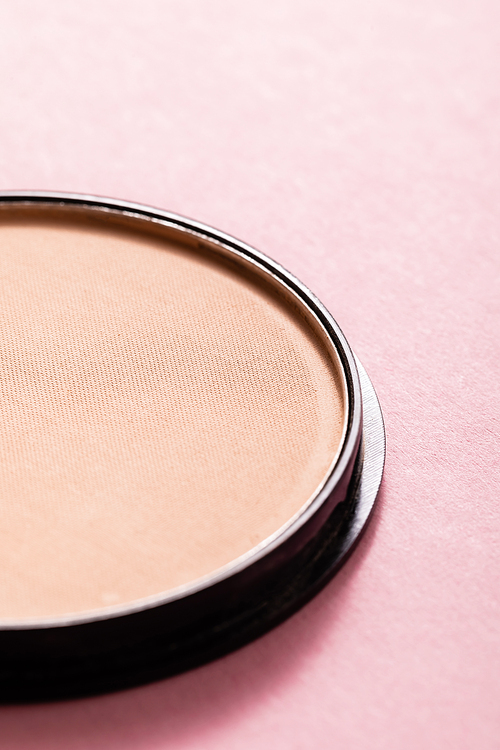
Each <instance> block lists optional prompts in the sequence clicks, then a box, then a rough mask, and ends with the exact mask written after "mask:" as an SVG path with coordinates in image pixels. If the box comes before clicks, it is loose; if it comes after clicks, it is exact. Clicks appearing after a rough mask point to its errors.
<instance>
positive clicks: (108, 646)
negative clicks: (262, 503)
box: [0, 193, 385, 702]
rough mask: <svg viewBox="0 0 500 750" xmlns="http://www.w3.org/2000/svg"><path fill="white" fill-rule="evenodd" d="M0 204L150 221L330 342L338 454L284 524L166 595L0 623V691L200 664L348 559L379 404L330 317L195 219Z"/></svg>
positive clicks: (95, 205)
mask: <svg viewBox="0 0 500 750" xmlns="http://www.w3.org/2000/svg"><path fill="white" fill-rule="evenodd" d="M2 205H3V206H7V205H10V206H13V205H16V206H18V207H19V208H22V206H25V207H33V206H38V207H39V208H40V209H41V210H43V207H44V206H45V207H47V208H48V209H49V210H50V209H56V208H60V209H61V210H64V208H65V207H68V208H71V207H73V208H78V209H82V210H83V211H99V212H102V213H105V212H111V213H122V214H123V215H124V216H130V217H136V218H137V219H138V220H139V221H153V222H158V223H159V224H162V225H164V226H166V227H169V228H170V229H172V231H174V232H178V233H179V235H182V234H184V235H185V234H186V233H187V234H189V235H191V236H193V237H196V238H197V239H199V241H200V242H202V243H203V246H204V247H206V248H207V249H210V250H211V251H213V252H217V251H219V252H223V253H224V254H226V255H229V256H230V257H233V258H234V259H235V261H236V262H240V263H241V262H244V263H248V264H251V265H253V266H254V267H255V268H257V269H259V272H261V273H263V274H268V275H269V276H272V277H273V280H274V282H275V283H278V284H280V285H282V286H283V288H284V289H286V290H287V292H288V293H291V294H292V295H295V296H296V298H297V300H299V302H300V304H302V305H304V306H305V307H306V308H307V309H308V311H309V313H310V314H312V315H313V316H314V317H315V319H316V320H317V321H318V323H319V325H320V326H321V327H322V328H323V329H324V331H325V332H326V335H327V336H328V337H329V339H330V340H331V342H332V345H333V347H334V348H335V351H336V352H337V354H338V356H339V358H340V360H341V363H342V367H343V371H344V373H345V378H346V384H347V390H348V409H349V412H348V425H347V430H346V435H345V439H344V442H343V446H342V451H341V453H340V456H339V457H338V458H337V461H336V464H335V466H334V467H333V470H332V471H331V473H330V476H329V477H328V478H327V480H326V482H325V484H324V486H323V488H322V490H321V491H320V492H319V494H318V496H317V497H315V498H314V499H313V501H312V502H311V504H310V505H309V506H308V507H307V508H306V509H305V511H304V512H303V513H301V514H300V517H299V518H297V519H296V520H295V522H293V523H291V524H290V525H289V526H288V528H286V529H285V530H284V531H283V532H281V533H279V534H277V535H275V538H274V539H271V540H270V541H268V542H266V543H265V544H262V545H260V548H259V549H257V550H255V551H252V552H251V553H249V554H248V555H246V556H244V558H245V559H242V560H240V561H239V562H237V564H235V565H232V566H227V570H224V571H222V572H216V573H215V574H213V575H209V576H206V577H204V579H203V580H200V581H199V582H195V583H194V584H193V585H186V586H184V587H180V589H179V590H176V591H175V592H174V593H172V594H170V595H168V594H167V595H165V596H161V595H160V596H158V597H149V598H148V599H147V600H143V601H140V602H135V603H131V604H130V605H120V606H119V607H114V608H113V607H108V608H103V610H102V611H101V612H99V611H95V612H92V613H87V614H86V613H83V614H77V615H70V616H68V617H59V618H38V619H34V620H30V621H29V622H28V621H24V622H18V623H15V622H4V623H3V624H2V623H1V622H0V697H1V699H2V700H4V701H9V702H10V701H23V700H43V699H52V698H63V697H70V696H76V695H85V694H89V693H93V692H102V691H107V690H113V689H118V688H122V687H127V686H131V685H134V684H139V683H142V682H146V681H149V680H152V679H158V678H160V677H163V676H167V675H170V674H175V673H177V672H179V671H182V670H185V669H188V668H191V667H193V666H196V665H198V664H201V663H204V662H207V661H209V660H211V659H213V658H215V657H217V656H219V655H221V654H223V653H227V652H228V651H231V650H233V649H235V648H237V647H238V646H240V645H242V644H244V643H246V642H248V641H250V640H252V639H253V638H255V637H257V636H258V635H260V634H261V633H263V632H265V631H266V630H269V629H270V628H271V627H273V626H274V625H276V624H277V623H278V622H281V621H282V620H283V619H285V618H286V617H288V616H289V615H290V614H291V613H292V612H294V611H295V610H296V609H298V608H299V607H300V606H302V604H304V603H305V602H306V601H307V600H308V599H310V598H311V596H313V595H314V593H316V591H317V590H318V589H319V588H321V587H322V586H323V585H324V584H325V583H326V582H327V581H328V580H329V579H330V577H331V576H332V575H333V574H334V573H335V571H336V570H337V569H338V567H339V565H340V564H341V563H342V562H343V561H344V560H345V559H346V557H347V555H348V554H349V552H350V551H351V550H352V548H353V546H354V544H355V542H356V541H357V539H358V538H359V534H360V533H361V531H362V530H363V528H364V526H365V524H366V521H367V519H368V517H369V514H370V512H371V509H372V507H373V504H374V502H375V498H376V495H377V491H378V486H379V484H380V481H381V477H382V471H383V461H384V453H385V436H384V428H383V422H382V416H381V412H380V407H379V405H378V401H377V399H376V396H375V393H374V391H373V387H372V386H371V383H370V381H369V379H368V377H367V375H366V373H365V372H364V370H363V368H362V367H361V366H360V365H359V363H357V362H356V360H355V357H354V356H353V354H352V352H351V351H350V348H349V346H348V344H347V342H346V340H345V338H344V336H343V334H342V333H341V331H340V329H339V328H338V326H337V324H336V323H335V321H334V320H333V319H332V318H331V316H330V315H329V313H328V312H327V311H326V310H325V309H324V307H323V306H322V305H321V304H320V303H319V302H318V300H316V298H315V297H314V296H313V295H312V294H311V293H310V292H309V291H308V290H307V289H306V288H305V287H304V286H303V285H302V284H301V283H300V282H298V281H297V280H296V279H295V278H294V277H293V276H292V275H291V274H289V273H288V272H287V271H285V270H284V269H282V268H281V267H280V266H279V265H278V264H276V263H274V262H273V261H271V260H269V259H268V258H266V257H265V256H263V255H262V254H261V253H259V252H257V251H255V250H253V249H252V248H250V247H249V246H247V245H245V244H244V243H241V242H239V241H238V240H235V239H234V238H232V237H229V236H228V235H226V234H224V233H221V232H218V231H217V230H214V229H212V228H210V227H206V226H205V225H203V224H199V223H198V222H195V221H191V220H189V219H185V218H183V217H179V216H176V215H175V214H171V213H168V212H164V211H159V210H157V209H152V208H149V207H145V206H140V205H137V204H133V203H126V202H123V201H114V200H109V199H101V198H94V197H90V196H78V195H66V194H60V193H3V194H0V206H2Z"/></svg>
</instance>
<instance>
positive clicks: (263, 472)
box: [0, 193, 385, 703]
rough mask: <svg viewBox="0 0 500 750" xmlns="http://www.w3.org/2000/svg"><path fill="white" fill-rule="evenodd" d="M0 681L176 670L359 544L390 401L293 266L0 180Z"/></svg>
mask: <svg viewBox="0 0 500 750" xmlns="http://www.w3.org/2000/svg"><path fill="white" fill-rule="evenodd" d="M0 253H1V255H0V258H1V263H0V269H1V270H0V284H1V286H2V292H1V295H0V314H1V320H2V323H1V326H0V356H1V357H2V367H1V368H0V492H1V503H0V537H1V539H0V700H2V701H3V702H11V703H12V702H24V701H40V700H51V699H62V698H70V697H76V696H83V695H89V694H93V693H99V692H106V691H111V690H116V689H121V688H125V687H130V686H133V685H138V684H142V683H145V682H148V681H151V680H156V679H160V678H162V677H166V676H169V675H173V674H176V673H179V672H181V671H183V670H186V669H190V668H192V667H195V666H197V665H200V664H203V663H206V662H208V661H210V660H212V659H214V658H216V657H219V656H221V655H223V654H226V653H228V652H230V651H232V650H234V649H236V648H238V647H239V646H241V645H243V644H245V643H248V642H249V641H251V640H252V639H254V638H256V637H257V636H259V635H261V634H262V633H264V632H266V631H268V630H269V629H270V628H272V627H274V626H275V625H277V624H278V623H280V622H281V621H283V620H284V619H285V618H286V617H288V616H289V615H291V614H292V613H293V612H295V611H296V610H297V609H298V608H299V607H301V606H302V605H303V604H304V603H305V602H307V601H308V600H309V599H310V598H311V597H312V596H313V595H314V594H315V593H316V592H317V591H319V589H321V588H322V587H323V586H324V585H325V584H326V583H327V581H328V580H329V579H330V578H331V577H332V576H333V575H334V573H335V572H336V571H337V570H338V568H339V566H340V565H341V564H342V563H343V562H344V561H345V560H346V558H347V557H348V555H349V553H350V552H351V551H352V549H353V548H354V546H355V544H356V542H357V540H358V539H359V536H360V534H361V532H362V530H363V528H364V527H365V525H366V523H367V521H368V519H369V516H370V513H371V511H372V508H373V505H374V503H375V499H376V496H377V492H378V488H379V485H380V482H381V478H382V472H383V464H384V455H385V433H384V426H383V420H382V415H381V411H380V407H379V404H378V401H377V397H376V395H375V392H374V390H373V387H372V385H371V383H370V380H369V378H368V376H367V374H366V373H365V371H364V369H363V367H362V366H361V365H360V363H359V361H358V360H357V359H356V358H355V356H354V355H353V353H352V352H351V350H350V348H349V345H348V344H347V342H346V340H345V338H344V336H343V334H342V332H341V331H340V329H339V327H338V326H337V324H336V323H335V321H334V320H333V319H332V317H331V316H330V315H329V313H328V312H327V311H326V310H325V308H324V307H323V306H322V305H321V304H320V303H319V302H318V300H317V299H316V298H315V297H314V296H313V295H312V294H311V293H310V292H309V291H308V290H307V289H306V288H305V287H304V286H303V285H302V284H301V283H300V282H298V281H297V280H296V279H295V278H294V277H293V276H292V275H290V274H289V273H288V272H286V271H285V270H284V269H283V268H281V267H280V266H279V265H278V264H276V263H274V262H273V261H271V260H269V258H267V257H265V256H264V255H262V254H261V253H259V252H257V251H256V250H254V249H252V248H251V247H249V246H247V245H245V244H244V243H242V242H240V241H238V240H236V239H234V238H233V237H230V236H228V235H226V234H224V233H222V232H219V231H217V230H214V229H212V228H210V227H207V226H205V225H203V224H199V223H198V222H195V221H191V220H189V219H185V218H182V217H180V216H177V215H175V214H171V213H167V212H164V211H160V210H157V209H153V208H149V207H145V206H141V205H137V204H132V203H125V202H121V201H115V200H108V199H102V198H95V197H89V196H80V195H73V194H71V195H70V194H55V193H2V194H0Z"/></svg>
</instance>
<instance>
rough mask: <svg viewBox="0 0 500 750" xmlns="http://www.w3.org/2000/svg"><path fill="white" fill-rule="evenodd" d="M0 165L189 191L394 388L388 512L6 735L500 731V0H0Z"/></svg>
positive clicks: (10, 711) (475, 741)
mask: <svg viewBox="0 0 500 750" xmlns="http://www.w3.org/2000/svg"><path fill="white" fill-rule="evenodd" d="M0 39H1V46H0V63H1V68H0V69H1V70H2V86H1V90H0V101H1V105H2V106H1V109H2V117H1V121H0V164H1V170H0V188H4V189H9V188H11V189H12V188H38V189H55V190H73V191H80V192H91V193H99V194H107V195H112V196H115V197H123V198H125V199H130V200H137V201H141V202H145V203H151V204H155V205H158V206H161V207H165V208H169V209H172V210H176V211H178V212H180V213H184V214H187V215H191V216H194V217H196V218H199V219H200V220H202V221H206V222H207V223H210V224H213V225H215V226H218V227H220V228H222V229H225V230H227V231H229V232H232V233H234V234H236V235H238V236H240V237H242V238H243V239H245V240H246V241H248V242H250V243H252V244H254V245H256V246H257V247H259V248H260V249H262V250H263V251H264V252H267V253H268V254H269V255H271V256H272V257H274V258H276V259H277V260H279V261H281V262H282V263H283V264H284V265H285V266H286V267H288V268H289V269H290V270H291V271H293V272H294V273H295V274H296V275H297V276H299V278H301V279H302V280H303V281H305V282H306V283H307V284H308V285H309V286H310V287H311V288H312V289H313V290H314V291H315V293H316V294H317V295H318V296H319V297H320V298H321V299H322V300H323V301H324V302H325V303H326V305H327V306H328V307H329V308H330V310H331V311H332V313H333V314H334V316H335V317H336V318H337V320H338V321H339V323H340V325H341V326H342V327H343V329H344V331H345V333H346V334H347V336H348V338H349V340H350V341H351V343H352V345H353V347H354V349H355V351H356V353H357V354H358V356H359V357H360V358H361V360H362V361H363V363H364V364H365V366H366V368H367V370H368V372H369V373H370V375H371V377H372V379H373V382H374V384H375V386H376V388H377V390H378V393H379V396H380V399H381V402H382V404H383V407H384V413H385V417H386V424H387V433H388V441H389V442H388V461H387V469H386V475H385V481H384V486H383V491H382V493H381V496H380V503H379V506H378V510H377V513H376V516H375V518H374V520H373V523H372V525H371V526H370V528H369V530H368V533H367V534H366V536H365V538H364V540H363V542H362V544H361V546H360V547H359V548H358V551H357V553H356V555H355V556H354V557H353V558H352V559H351V560H350V562H349V563H348V564H347V565H346V567H345V568H344V569H343V570H342V572H341V573H340V574H339V575H338V577H337V578H336V579H335V580H334V581H333V582H332V583H331V584H330V585H329V586H328V587H327V588H326V589H325V590H324V591H323V592H322V593H321V594H320V595H319V596H318V597H317V598H316V599H315V600H314V601H313V602H312V603H311V604H310V605H308V606H307V607H306V608H305V609H303V610H302V611H301V612H300V613H298V614H297V615H296V616H295V617H293V618H292V619H291V620H289V621H288V622H287V623H285V624H284V625H283V626H281V627H280V628H278V629H277V630H275V631H274V632H272V633H270V634H268V635H267V636H265V637H264V638H262V639H260V640H259V641H258V642H256V643H254V644H252V645H250V646H248V647H246V648H245V649H243V650H241V651H240V652H238V653H235V654H232V655H231V656H229V657H227V658H225V659H223V660H221V661H219V662H217V663H215V664H212V665H209V666H206V667H203V668H201V669H199V670H196V671H194V672H192V673H189V674H186V675H182V676H180V677H177V678H175V679H171V680H168V681H164V682H162V683H158V684H155V685H151V686H148V687H144V688H139V689H136V690H131V691H129V692H126V693H122V694H116V695H110V696H105V697H101V698H92V699H88V700H82V701H76V702H73V703H66V704H57V705H44V706H31V707H6V708H2V709H0V747H2V750H3V748H9V749H10V748H13V749H14V748H15V749H16V750H21V749H22V750H28V749H30V750H31V748H37V750H49V748H50V750H63V748H64V750H81V749H83V748H85V749H86V748H93V749H94V748H98V749H99V750H100V749H101V748H102V749H103V750H107V749H109V750H111V748H113V749H114V748H116V749H118V748H120V749H121V750H129V749H130V750H132V749H133V750H159V749H160V748H162V749H163V748H167V747H168V748H175V749H179V750H181V749H182V750H192V749H198V748H200V749H201V748H203V750H211V749H212V748H214V749H215V748H217V750H220V748H231V750H250V748H256V747H261V748H273V750H280V749H281V748H283V750H285V748H286V749H287V750H299V749H300V750H302V749H304V750H306V749H307V750H308V749H309V748H318V749H320V750H327V749H330V748H334V747H335V748H337V747H338V748H343V749H347V750H350V749H351V748H356V749H357V748H363V749H364V748H370V749H371V750H378V749H379V748H380V749H382V748H384V749H385V748H390V749H391V750H392V749H394V750H396V749H398V750H399V748H403V747H404V748H406V749H407V750H420V749H421V748H423V747H425V748H429V749H432V750H434V748H436V750H437V749H438V748H439V750H444V749H445V748H450V749H451V748H453V750H465V748H475V749H476V748H481V750H483V749H485V750H486V749H488V750H490V749H493V748H498V747H499V744H500V740H499V737H500V709H499V706H500V686H499V682H498V674H499V670H500V606H499V583H500V581H499V577H500V565H499V563H500V561H499V556H500V545H499V541H500V540H499V536H500V514H499V512H498V502H499V499H498V498H499V494H500V493H499V489H500V488H499V478H498V419H499V416H500V414H499V412H500V410H499V403H498V402H499V395H500V394H499V386H498V383H499V382H500V372H499V369H500V356H499V355H500V337H499V335H498V334H499V323H498V321H499V312H500V310H499V307H500V295H499V281H500V247H499V241H500V231H499V230H500V213H499V199H500V170H499V168H498V164H499V157H500V146H499V144H500V141H499V137H498V134H499V132H500V98H499V91H500V87H499V84H500V75H499V69H500V5H499V4H498V2H495V1H494V0H474V1H473V0H454V1H453V2H452V1H451V0H432V1H431V0H423V1H422V2H420V3H414V2H410V0H399V2H396V0H354V1H352V0H349V1H347V0H342V1H340V0H337V1H336V2H326V0H308V2H305V0H300V1H298V0H294V1H293V2H287V1H286V0H271V1H270V2H269V1H267V2H264V1H263V0H254V2H252V3H246V4H244V3H233V2H230V0H213V2H210V3H203V2H201V0H182V1H181V0H178V1H177V2H172V1H171V0H169V1H168V2H164V1H162V0H143V1H142V2H141V3H138V2H132V1H131V0H121V1H120V2H118V1H116V2H115V1H114V0H99V2H97V0H87V2H84V3H82V2H77V1H76V0H68V1H67V2H65V3H57V2H52V3H47V2H46V1H42V0H36V1H35V0H32V1H29V2H27V1H26V0H17V2H14V1H13V0H10V1H7V2H3V3H2V4H1V6H0Z"/></svg>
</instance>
